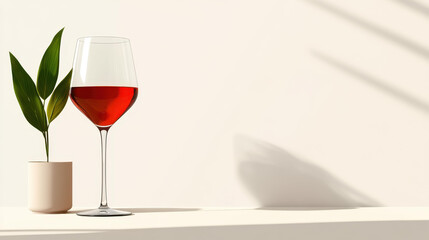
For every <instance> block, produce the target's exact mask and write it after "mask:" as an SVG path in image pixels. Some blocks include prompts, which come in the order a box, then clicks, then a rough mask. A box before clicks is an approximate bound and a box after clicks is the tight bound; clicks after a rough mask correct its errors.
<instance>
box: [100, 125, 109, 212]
mask: <svg viewBox="0 0 429 240" xmlns="http://www.w3.org/2000/svg"><path fill="white" fill-rule="evenodd" d="M109 128H110V127H99V128H98V129H99V130H100V136H101V203H100V208H108V207H109V206H108V205H107V182H106V152H107V132H108V131H109Z"/></svg>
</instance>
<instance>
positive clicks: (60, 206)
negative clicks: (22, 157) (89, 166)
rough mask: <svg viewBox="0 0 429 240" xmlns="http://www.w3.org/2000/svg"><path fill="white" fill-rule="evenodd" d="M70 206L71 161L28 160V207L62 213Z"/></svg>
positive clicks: (38, 210) (44, 211) (32, 209)
mask: <svg viewBox="0 0 429 240" xmlns="http://www.w3.org/2000/svg"><path fill="white" fill-rule="evenodd" d="M71 207H72V162H37V161H30V162H28V208H29V209H30V210H31V211H33V212H40V213H64V212H67V211H68V210H69V209H70V208H71Z"/></svg>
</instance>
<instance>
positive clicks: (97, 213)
mask: <svg viewBox="0 0 429 240" xmlns="http://www.w3.org/2000/svg"><path fill="white" fill-rule="evenodd" d="M76 214H77V215H78V216H85V217H114V216H128V215H131V214H132V213H131V212H126V211H121V210H116V209H113V208H109V207H99V208H97V209H93V210H88V211H83V212H78V213H76Z"/></svg>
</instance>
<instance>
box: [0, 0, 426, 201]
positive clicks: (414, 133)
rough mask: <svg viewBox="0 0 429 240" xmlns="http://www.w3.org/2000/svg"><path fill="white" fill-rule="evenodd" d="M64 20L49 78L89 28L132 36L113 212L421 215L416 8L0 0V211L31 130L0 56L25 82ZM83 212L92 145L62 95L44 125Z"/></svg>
mask: <svg viewBox="0 0 429 240" xmlns="http://www.w3.org/2000/svg"><path fill="white" fill-rule="evenodd" d="M63 26H65V27H66V29H65V32H64V35H63V42H62V50H61V68H60V76H61V77H63V76H64V75H65V74H66V73H67V72H68V70H69V69H70V68H71V64H72V58H73V53H74V47H75V42H76V39H77V38H78V37H81V36H87V35H117V36H125V37H128V38H130V39H131V41H132V47H133V51H134V58H135V63H136V69H137V75H138V79H139V84H140V85H139V87H140V89H139V98H138V100H137V102H136V104H135V105H134V107H133V108H132V109H131V110H130V111H129V112H128V113H127V114H126V115H125V116H124V117H123V118H122V119H120V120H119V121H118V122H117V123H116V124H115V126H114V127H113V128H112V129H111V132H110V139H109V145H110V148H109V155H108V167H109V169H108V170H109V201H110V205H112V206H133V207H143V206H175V207H258V206H379V205H382V206H397V205H408V206H417V205H419V206H421V205H425V206H427V205H428V204H429V174H428V171H429V161H428V159H429V148H428V146H429V97H428V91H429V80H428V79H429V41H428V39H429V31H428V30H427V29H428V26H429V2H428V1H426V2H424V1H423V0H378V1H373V0H365V1H328V0H320V1H319V0H314V1H313V0H285V1H271V0H268V1H244V0H243V1H238V0H235V1H131V0H127V1H124V0H121V1H119V0H118V1H87V0H85V1H83V0H76V1H54V0H44V1H17V0H2V1H1V2H0V53H1V54H0V79H1V81H0V91H1V100H0V112H1V120H0V123H1V124H0V133H1V134H0V173H1V175H0V205H3V206H24V205H25V204H26V176H27V173H26V169H27V167H26V164H27V163H26V162H27V161H28V160H35V159H43V158H44V151H43V141H42V139H43V138H42V135H41V134H40V133H39V132H38V131H37V130H35V129H34V128H32V127H31V126H30V125H29V124H28V123H27V122H26V120H25V119H24V117H23V116H22V113H21V112H20V109H19V107H18V104H17V101H16V99H15V96H14V93H13V90H12V80H11V73H10V66H9V64H10V63H9V59H8V54H7V52H8V51H12V52H13V53H14V54H15V56H17V58H18V59H19V60H20V61H21V63H22V64H23V66H24V67H25V68H26V69H27V71H28V72H29V73H30V74H31V76H33V77H35V76H36V73H37V68H38V64H39V61H40V59H41V57H42V55H43V52H44V50H45V49H46V47H47V46H48V44H49V42H50V40H51V38H52V37H53V35H54V34H55V33H56V32H57V31H58V30H59V29H60V28H61V27H63ZM50 133H51V143H52V144H51V149H52V151H51V155H52V159H53V160H55V161H65V160H72V161H73V164H74V205H75V206H83V205H85V206H88V205H92V206H97V204H98V200H99V188H100V185H99V184H100V182H99V174H100V164H99V162H100V160H99V138H98V133H97V130H96V128H95V127H94V126H93V125H92V124H91V123H90V122H89V121H88V120H87V119H86V118H85V117H84V116H83V115H82V114H81V113H80V112H79V111H78V110H77V109H76V108H75V107H74V106H73V105H72V104H71V103H70V102H69V103H68V105H67V106H66V108H65V110H64V112H63V113H62V115H60V117H58V118H57V119H56V120H55V121H54V122H53V124H52V125H51V128H50Z"/></svg>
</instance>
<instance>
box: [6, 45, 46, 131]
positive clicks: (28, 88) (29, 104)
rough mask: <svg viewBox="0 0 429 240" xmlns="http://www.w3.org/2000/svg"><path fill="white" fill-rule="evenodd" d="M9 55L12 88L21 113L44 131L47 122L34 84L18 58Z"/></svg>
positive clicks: (34, 125)
mask: <svg viewBox="0 0 429 240" xmlns="http://www.w3.org/2000/svg"><path fill="white" fill-rule="evenodd" d="M9 56H10V64H11V66H12V79H13V89H14V90H15V95H16V98H17V99H18V103H19V106H20V107H21V110H22V113H24V116H25V118H26V119H27V121H28V122H29V123H30V124H31V125H32V126H33V127H35V128H37V129H38V130H39V131H41V132H44V131H46V130H47V129H48V124H47V121H46V114H45V109H43V104H42V101H40V98H39V96H38V95H37V90H36V86H35V85H34V82H33V80H32V79H31V77H30V76H29V75H28V73H27V72H26V71H25V70H24V68H23V67H22V66H21V64H20V63H19V61H18V59H16V58H15V56H14V55H13V54H12V53H10V52H9Z"/></svg>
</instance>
